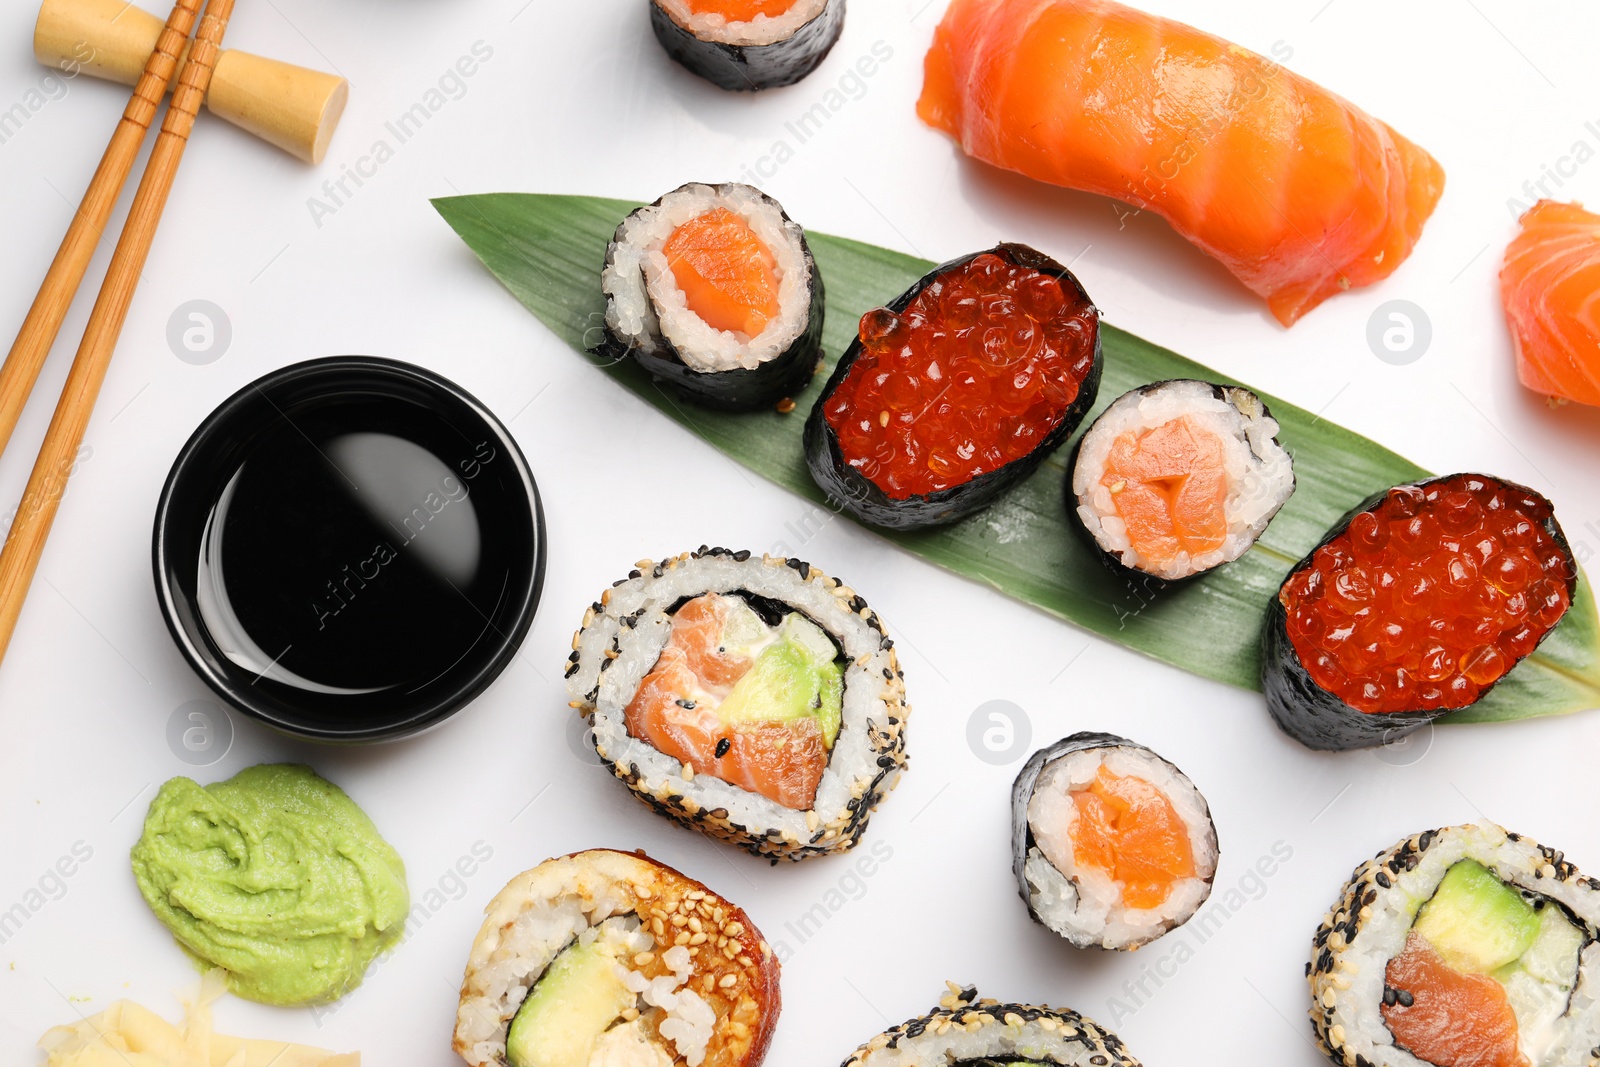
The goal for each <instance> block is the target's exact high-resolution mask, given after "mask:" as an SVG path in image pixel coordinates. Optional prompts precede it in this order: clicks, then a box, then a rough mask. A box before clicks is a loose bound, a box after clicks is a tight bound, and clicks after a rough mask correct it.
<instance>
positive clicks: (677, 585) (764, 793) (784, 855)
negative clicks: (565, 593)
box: [567, 548, 909, 862]
mask: <svg viewBox="0 0 1600 1067" xmlns="http://www.w3.org/2000/svg"><path fill="white" fill-rule="evenodd" d="M573 650H574V651H573V653H572V656H571V658H570V660H569V661H568V667H567V691H568V693H569V694H570V695H571V697H572V706H573V707H574V708H575V709H576V710H577V711H578V713H579V714H581V715H583V716H584V717H585V718H586V719H587V720H588V721H589V723H590V726H591V728H592V731H593V739H594V746H595V750H596V751H597V752H598V753H599V755H600V758H601V760H602V761H604V762H605V763H606V764H607V765H608V766H609V767H610V768H611V769H612V771H613V772H614V773H615V774H616V776H617V777H618V778H620V779H621V780H622V781H623V782H624V783H625V784H626V785H627V786H628V788H629V789H630V790H631V791H632V792H633V793H634V795H635V796H637V797H638V798H639V799H640V800H642V801H644V802H645V803H646V804H648V805H649V806H650V807H651V808H653V809H654V810H655V811H657V812H658V813H660V814H662V815H665V816H667V817H668V818H670V819H672V820H674V821H676V822H679V823H682V824H684V825H686V826H690V827H693V828H694V829H697V830H700V831H701V832H703V833H706V834H708V835H710V836H712V837H714V838H717V839H719V840H722V841H727V842H729V843H731V844H734V845H737V846H739V847H741V848H743V849H745V850H746V851H747V852H750V853H752V854H754V855H757V856H762V857H765V858H768V859H771V860H772V861H773V862H777V861H778V860H779V859H790V860H800V859H805V858H807V857H809V856H816V855H821V854H824V853H829V852H843V851H847V850H848V849H851V848H853V847H855V845H856V843H857V842H858V841H860V839H861V835H862V834H863V833H864V832H865V830H866V827H867V819H868V818H869V817H870V816H871V814H872V811H873V809H874V808H875V807H876V806H877V804H878V802H879V801H880V800H881V799H882V798H883V797H884V795H885V794H887V793H888V791H889V790H890V789H892V788H893V787H894V786H895V784H896V783H897V782H898V781H899V777H900V772H901V770H902V769H903V768H904V766H905V760H906V757H905V722H906V717H907V715H908V714H909V709H908V708H907V707H906V703H905V680H904V677H903V675H902V674H901V672H900V667H899V663H898V661H897V659H896V656H895V651H894V642H893V641H891V640H890V639H889V637H888V635H887V634H886V633H885V632H884V627H883V622H882V620H881V619H879V618H878V616H877V615H876V614H875V613H874V612H873V611H872V609H871V608H869V607H868V606H867V603H866V601H865V600H863V599H862V598H861V596H860V595H859V594H858V593H856V592H855V591H854V590H853V589H851V588H850V587H848V586H846V585H845V584H844V583H842V582H841V581H839V580H838V579H837V578H830V577H829V576H828V575H826V574H823V573H822V571H820V570H818V569H817V568H815V567H813V566H811V565H810V564H809V563H806V562H805V561H803V560H798V559H778V558H776V557H770V556H752V555H751V554H750V553H749V552H742V551H741V552H730V551H728V550H727V549H722V548H702V549H700V550H699V551H697V552H690V553H685V554H683V555H681V556H677V557H674V558H671V559H666V560H662V561H661V562H659V563H652V562H650V561H642V562H641V563H640V564H639V565H638V567H637V568H636V569H635V570H634V571H633V573H631V574H630V575H629V576H628V577H627V578H625V579H623V580H622V581H620V582H618V583H617V584H616V585H614V586H612V587H611V588H610V589H608V590H606V592H605V593H604V594H602V596H601V598H600V599H599V600H598V601H596V602H595V603H594V604H593V605H591V607H590V610H589V611H588V612H587V613H586V615H585V617H584V622H583V629H581V630H580V631H579V632H578V635H577V636H576V638H574V640H573Z"/></svg>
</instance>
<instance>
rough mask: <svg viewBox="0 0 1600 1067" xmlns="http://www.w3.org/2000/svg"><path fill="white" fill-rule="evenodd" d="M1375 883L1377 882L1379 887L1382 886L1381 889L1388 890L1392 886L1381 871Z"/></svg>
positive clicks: (1387, 877)
mask: <svg viewBox="0 0 1600 1067" xmlns="http://www.w3.org/2000/svg"><path fill="white" fill-rule="evenodd" d="M1377 882H1378V884H1379V885H1381V886H1383V888H1385V889H1388V888H1389V887H1390V886H1391V885H1393V884H1394V883H1393V882H1391V881H1389V876H1388V875H1387V874H1384V873H1383V872H1382V871H1379V872H1378V878H1377Z"/></svg>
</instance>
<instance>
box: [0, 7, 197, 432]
mask: <svg viewBox="0 0 1600 1067" xmlns="http://www.w3.org/2000/svg"><path fill="white" fill-rule="evenodd" d="M203 2H204V0H178V2H177V4H176V5H174V7H173V8H172V14H171V15H169V16H167V25H166V28H165V29H164V30H162V31H161V36H160V37H159V38H158V39H157V40H156V50H155V51H154V52H151V53H150V59H149V61H147V62H146V63H145V65H144V74H143V75H141V76H140V78H139V82H138V84H137V85H136V86H135V87H134V90H133V95H132V96H131V97H130V98H129V100H128V106H127V108H126V109H125V110H124V111H123V113H122V121H121V122H119V123H117V128H116V131H115V132H114V133H112V135H111V142H110V143H109V144H107V145H106V151H105V155H104V156H102V157H101V159H100V166H99V167H98V168H96V170H95V172H94V178H93V180H92V181H90V182H89V188H88V190H87V191H85V192H84V194H83V202H82V203H81V204H79V205H78V210H77V212H76V213H75V214H74V215H73V216H72V223H71V225H69V226H68V227H67V234H66V236H65V237H63V238H62V239H61V248H60V249H59V250H58V251H57V252H56V258H55V259H54V260H53V261H52V262H51V263H50V270H49V271H48V272H46V274H45V276H44V281H43V282H42V283H40V285H39V294H38V295H37V296H35V297H34V298H33V306H32V307H31V308H29V309H28V317H27V318H25V319H23V320H22V329H21V330H19V331H18V333H17V339H16V341H15V342H14V343H13V344H12V346H11V353H10V354H9V355H8V356H6V361H5V364H4V366H0V452H4V451H5V448H6V443H7V442H9V441H10V440H11V433H12V431H13V430H15V429H16V428H17V420H18V419H19V418H21V417H22V409H23V407H24V406H25V405H26V404H27V402H28V394H29V393H31V392H33V384H34V382H36V381H38V379H39V370H40V368H42V367H43V366H44V361H45V359H46V357H48V356H49V354H50V346H51V345H53V344H55V342H56V335H57V334H59V333H60V332H61V323H62V321H63V320H65V319H66V317H67V309H68V308H69V307H71V306H72V298H73V297H74V296H75V295H77V292H78V286H79V285H80V284H82V282H83V275H84V272H85V271H87V270H88V269H89V260H90V259H91V258H92V257H93V256H94V249H95V245H96V244H97V243H99V240H100V235H101V234H103V233H105V229H106V224H107V223H108V222H110V221H111V212H112V210H113V209H115V208H116V206H117V198H118V197H119V196H121V195H122V187H123V186H124V185H126V184H127V181H128V174H129V172H130V171H132V170H133V162H134V160H135V159H137V158H138V157H139V149H140V148H141V147H142V146H143V145H144V135H145V131H147V130H149V129H150V126H151V124H152V123H154V122H155V117H156V110H157V109H158V108H159V107H160V106H161V101H162V99H163V98H164V97H165V96H166V95H167V84H168V83H169V82H171V81H172V75H173V72H174V71H176V70H177V68H178V62H179V58H180V57H181V56H182V55H183V50H184V48H185V47H186V46H187V45H188V43H189V34H190V33H191V32H192V31H193V30H194V23H195V20H196V19H197V18H199V16H200V6H201V4H202V3H203Z"/></svg>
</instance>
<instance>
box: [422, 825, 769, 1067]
mask: <svg viewBox="0 0 1600 1067" xmlns="http://www.w3.org/2000/svg"><path fill="white" fill-rule="evenodd" d="M484 910H485V913H486V917H485V918H484V920H483V925H482V927H480V928H479V930H478V936H477V939H476V940H475V941H473V943H472V953H471V955H470V956H469V957H468V958H467V968H466V975H465V977H464V978H463V979H462V982H461V1003H460V1006H459V1008H458V1009H457V1011H456V1028H455V1035H454V1040H453V1041H452V1047H454V1049H455V1050H456V1052H457V1053H459V1054H460V1056H461V1058H462V1059H464V1060H466V1061H467V1063H469V1064H471V1065H472V1067H491V1065H493V1067H586V1065H590V1064H594V1065H602V1064H611V1065H617V1064H634V1065H646V1067H756V1065H757V1064H759V1063H760V1062H761V1060H762V1059H763V1058H764V1057H765V1056H766V1053H767V1046H768V1044H770V1043H771V1040H772V1031H773V1028H774V1027H775V1026H776V1025H777V1021H778V1011H779V1008H780V1006H781V997H780V994H779V990H778V960H777V957H776V956H775V955H774V954H773V952H772V949H771V948H770V947H769V946H768V945H767V942H766V941H764V940H763V939H762V937H761V932H760V931H759V930H757V929H756V926H755V924H754V923H753V922H751V921H750V917H749V916H748V915H746V914H745V913H744V911H743V910H741V909H740V908H738V907H736V906H735V905H734V904H732V903H730V902H729V901H727V900H725V899H723V898H722V897H720V896H718V895H717V894H716V893H714V892H713V891H712V890H710V889H708V888H706V887H705V886H704V885H702V884H700V883H699V882H697V881H695V880H694V879H692V878H688V877H685V876H684V875H682V874H679V873H678V872H677V871H675V870H673V869H672V868H671V867H668V866H666V865H665V864H662V863H657V862H655V861H654V860H652V859H650V858H649V857H647V856H645V855H644V853H642V852H640V853H629V852H613V851H610V850H609V849H594V850H591V851H588V852H579V853H575V854H574V855H571V856H567V857H564V858H562V859H553V860H546V861H545V862H544V863H541V864H539V866H537V867H535V868H533V870H531V871H524V872H523V873H522V874H519V875H517V876H516V877H515V878H513V879H512V880H511V881H510V883H509V884H507V885H506V887H505V888H504V889H502V890H501V891H500V893H499V895H498V896H496V897H495V898H494V899H493V900H491V901H490V902H489V906H488V907H487V908H486V909H484Z"/></svg>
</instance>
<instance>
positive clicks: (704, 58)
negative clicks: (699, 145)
mask: <svg viewBox="0 0 1600 1067" xmlns="http://www.w3.org/2000/svg"><path fill="white" fill-rule="evenodd" d="M844 3H845V0H650V28H651V29H653V30H654V31H655V34H656V40H658V41H660V42H661V47H662V48H665V49H666V50H667V55H669V56H671V57H672V58H673V59H675V60H677V61H678V62H679V63H681V64H683V66H684V67H686V68H688V69H689V70H690V71H691V72H693V73H695V74H698V75H700V77H702V78H704V79H705V80H706V81H708V82H710V83H711V84H713V85H716V86H718V87H720V88H723V89H731V90H735V91H740V90H743V91H749V92H753V91H756V90H759V89H775V88H777V87H778V86H780V85H792V84H794V83H795V82H797V81H799V80H800V79H801V78H804V77H805V76H806V75H807V74H810V73H811V72H812V71H813V70H815V69H817V65H818V64H819V63H821V62H822V61H823V59H825V58H826V57H827V55H828V52H829V51H830V50H832V48H833V45H834V42H836V41H838V39H839V34H840V32H841V31H842V30H843V29H844Z"/></svg>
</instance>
